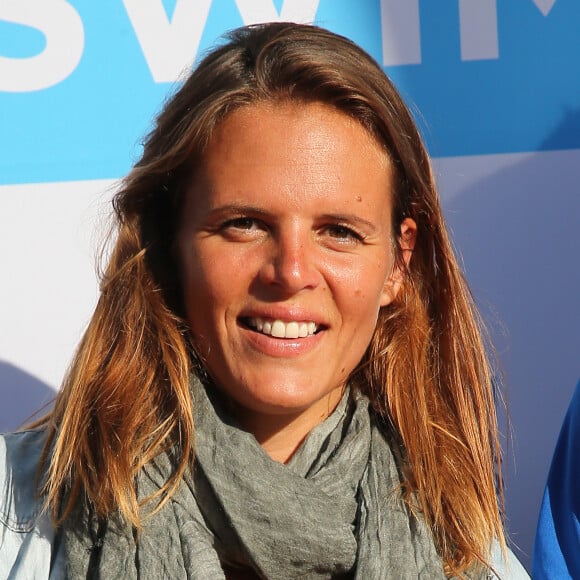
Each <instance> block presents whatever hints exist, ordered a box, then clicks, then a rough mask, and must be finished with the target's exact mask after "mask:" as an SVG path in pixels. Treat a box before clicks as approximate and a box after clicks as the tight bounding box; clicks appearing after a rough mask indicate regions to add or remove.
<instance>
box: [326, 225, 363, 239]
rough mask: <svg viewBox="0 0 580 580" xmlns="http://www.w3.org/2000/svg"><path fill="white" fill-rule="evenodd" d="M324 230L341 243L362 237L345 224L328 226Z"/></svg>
mask: <svg viewBox="0 0 580 580" xmlns="http://www.w3.org/2000/svg"><path fill="white" fill-rule="evenodd" d="M326 231H327V234H328V235H329V236H330V237H331V238H333V239H336V240H338V241H340V242H343V243H356V242H360V241H361V240H362V239H363V238H362V236H361V235H360V234H359V233H358V232H355V231H354V230H353V229H351V228H349V227H347V226H340V225H334V226H328V227H327V228H326Z"/></svg>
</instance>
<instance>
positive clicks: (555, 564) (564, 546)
mask: <svg viewBox="0 0 580 580" xmlns="http://www.w3.org/2000/svg"><path fill="white" fill-rule="evenodd" d="M532 577H533V578H534V580H542V579H544V578H549V579H552V578H558V579H562V578H564V579H565V578H580V383H578V385H577V387H576V392H575V394H574V397H573V399H572V402H571V404H570V408H569V409H568V413H567V415H566V418H565V420H564V424H563V425H562V430H561V432H560V436H559V437H558V442H557V444H556V450H555V452H554V457H553V459H552V466H551V467H550V473H549V475H548V483H547V485H546V489H545V491H544V497H543V500H542V506H541V509H540V517H539V520H538V529H537V532H536V541H535V545H534V557H533V565H532Z"/></svg>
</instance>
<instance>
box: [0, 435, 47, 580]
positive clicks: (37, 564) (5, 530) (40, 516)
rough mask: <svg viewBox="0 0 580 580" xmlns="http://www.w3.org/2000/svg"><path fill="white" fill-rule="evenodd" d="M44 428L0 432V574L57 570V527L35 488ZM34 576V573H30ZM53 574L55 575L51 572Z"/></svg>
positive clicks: (42, 574)
mask: <svg viewBox="0 0 580 580" xmlns="http://www.w3.org/2000/svg"><path fill="white" fill-rule="evenodd" d="M44 443H45V433H44V431H43V430H32V431H23V432H20V433H9V434H3V435H0V552H1V553H2V558H1V559H0V577H2V578H6V577H12V575H13V574H16V575H18V569H19V568H22V569H26V573H27V574H29V573H32V574H33V576H34V577H35V578H48V577H49V574H51V567H52V572H54V566H51V562H52V547H53V543H54V530H53V528H52V524H51V522H50V518H49V516H48V515H47V514H46V513H44V512H43V511H42V503H41V500H40V499H39V498H38V495H37V490H36V475H37V468H38V462H39V460H40V456H41V454H42V450H43V448H44ZM30 577H32V576H30ZM52 577H54V576H52Z"/></svg>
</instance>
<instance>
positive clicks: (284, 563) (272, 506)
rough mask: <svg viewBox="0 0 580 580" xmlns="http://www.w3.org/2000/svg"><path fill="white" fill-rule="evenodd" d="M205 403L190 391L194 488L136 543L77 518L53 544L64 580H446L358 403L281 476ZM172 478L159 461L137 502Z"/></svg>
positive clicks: (346, 407) (315, 436)
mask: <svg viewBox="0 0 580 580" xmlns="http://www.w3.org/2000/svg"><path fill="white" fill-rule="evenodd" d="M211 391H212V389H211V387H210V388H208V389H206V388H205V387H204V386H203V385H202V384H201V383H200V382H199V381H198V380H197V379H193V380H192V393H193V398H194V405H195V411H194V416H195V425H196V457H197V461H196V464H195V467H194V471H193V476H192V477H191V478H186V479H184V480H183V482H182V484H181V485H180V486H179V488H178V490H177V492H176V493H175V495H174V496H172V498H171V500H170V501H169V502H168V503H166V504H165V506H164V507H163V508H162V509H161V510H160V511H159V512H157V513H156V514H155V515H154V516H152V517H150V518H147V519H145V521H144V524H143V529H142V532H141V535H140V537H139V538H138V541H136V539H135V536H134V533H133V530H132V529H131V528H130V526H124V525H121V524H119V523H115V522H114V521H112V520H108V521H106V522H97V521H96V520H95V518H93V517H92V515H91V510H90V507H88V506H82V507H80V508H78V510H77V512H76V513H75V514H74V516H73V517H72V518H71V519H70V520H69V521H68V522H67V524H66V525H65V527H64V529H63V532H62V534H63V536H62V541H63V542H64V550H65V554H66V560H67V576H68V577H69V578H103V579H105V578H106V579H110V578H123V579H137V578H144V579H155V580H158V579H160V578H189V579H194V580H208V579H209V580H213V579H226V578H227V579H236V578H240V579H242V578H267V579H272V580H277V579H280V580H282V579H284V580H289V579H293V578H312V579H321V578H356V579H364V580H379V579H380V580H386V579H391V578H392V579H396V580H405V579H409V580H411V579H414V580H415V579H417V578H424V579H429V580H434V579H437V578H445V575H444V573H443V567H442V562H441V558H440V557H439V555H438V554H437V552H436V549H435V546H434V544H433V540H432V536H431V534H430V531H429V530H428V529H427V527H426V526H425V524H424V522H423V521H422V520H421V519H419V518H416V517H414V516H413V515H412V514H411V513H410V512H409V510H408V509H407V507H406V505H405V504H404V502H403V501H402V499H401V494H400V488H399V485H400V477H399V472H398V469H397V463H396V461H395V457H394V455H393V453H392V451H391V446H390V444H389V441H388V440H387V438H386V437H385V430H384V429H383V428H382V427H380V426H379V424H378V421H377V419H375V417H374V415H373V413H372V412H371V411H370V409H369V402H368V400H367V399H366V398H365V397H364V396H362V395H360V394H356V395H353V394H352V393H351V394H350V395H348V394H345V396H344V397H343V399H342V401H341V402H340V404H339V405H338V407H337V408H336V409H335V411H334V412H333V413H332V414H331V415H330V417H329V418H328V419H327V420H326V421H324V422H323V423H322V424H320V425H318V426H317V427H316V428H315V429H314V430H313V431H312V432H311V433H310V434H309V436H308V437H307V439H306V440H305V441H304V443H303V444H302V446H301V447H300V449H299V450H298V451H297V452H296V453H295V455H294V456H293V457H292V459H291V460H290V462H289V463H287V464H286V465H282V464H280V463H277V462H275V461H273V460H272V459H271V458H270V457H269V456H268V455H267V454H266V453H265V452H264V451H263V450H262V448H261V447H260V446H259V444H258V443H257V442H256V440H255V438H254V437H253V436H252V435H251V434H249V433H247V432H245V431H243V430H241V429H239V428H238V427H236V425H235V424H233V423H232V422H231V421H230V420H229V419H228V418H227V417H226V416H225V414H224V413H223V411H222V410H221V409H220V406H219V404H218V402H217V401H215V400H214V397H213V395H212V394H211ZM170 473H171V461H170V459H169V457H168V456H167V455H165V454H164V455H161V456H159V457H158V458H157V460H156V461H155V462H154V463H152V464H150V465H148V466H147V467H146V468H145V469H144V470H143V473H142V475H141V477H140V478H139V482H138V488H139V495H140V496H141V497H146V496H148V495H150V494H151V493H154V492H155V491H156V490H157V489H159V487H161V486H162V485H163V483H164V482H165V481H166V479H167V477H168V476H169V474H170Z"/></svg>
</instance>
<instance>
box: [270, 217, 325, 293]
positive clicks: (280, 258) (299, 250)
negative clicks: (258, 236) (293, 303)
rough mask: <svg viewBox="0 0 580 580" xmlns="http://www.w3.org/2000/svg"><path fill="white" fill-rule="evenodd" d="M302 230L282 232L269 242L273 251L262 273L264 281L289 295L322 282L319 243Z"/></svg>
mask: <svg viewBox="0 0 580 580" xmlns="http://www.w3.org/2000/svg"><path fill="white" fill-rule="evenodd" d="M309 234H310V232H305V231H301V229H300V228H299V227H293V228H289V230H288V231H283V232H279V233H278V235H276V236H273V238H272V239H271V241H270V251H269V255H268V257H267V259H266V260H265V262H264V265H263V267H262V270H261V280H262V283H265V284H267V285H269V286H275V287H277V288H278V289H279V290H281V291H283V292H284V293H287V294H296V293H297V292H300V291H301V290H304V289H307V288H315V287H316V286H318V284H319V283H320V280H321V272H320V269H319V268H318V267H317V260H316V244H315V242H314V240H313V239H312V236H311V235H309Z"/></svg>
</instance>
